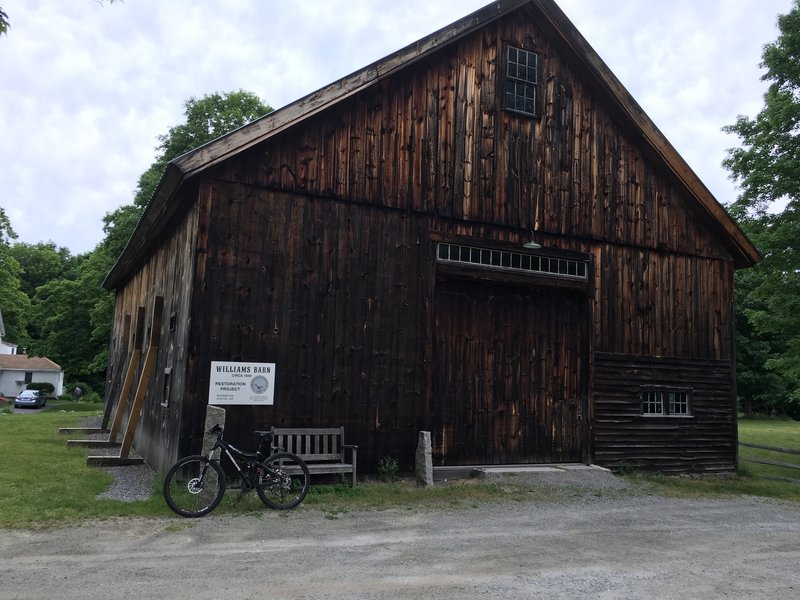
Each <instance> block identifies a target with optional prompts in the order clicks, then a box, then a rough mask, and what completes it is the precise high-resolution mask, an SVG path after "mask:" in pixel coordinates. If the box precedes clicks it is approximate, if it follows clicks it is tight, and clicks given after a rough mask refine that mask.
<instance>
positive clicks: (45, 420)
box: [0, 401, 800, 531]
mask: <svg viewBox="0 0 800 600" xmlns="http://www.w3.org/2000/svg"><path fill="white" fill-rule="evenodd" d="M97 414H100V407H99V405H98V404H95V403H89V402H79V403H75V402H64V401H54V402H48V405H47V410H44V411H40V412H37V413H27V414H22V412H21V411H18V412H10V411H3V410H0V456H1V457H2V459H0V460H2V468H0V527H47V526H64V525H70V524H74V523H78V522H81V521H84V520H87V519H104V518H110V517H119V516H123V517H175V519H176V520H175V522H174V524H173V525H170V526H169V528H168V530H170V531H173V530H174V531H181V530H182V529H183V528H184V526H188V525H185V524H186V523H191V521H183V520H182V519H180V518H179V517H176V516H175V515H173V513H172V512H170V510H169V509H168V508H167V506H166V504H165V503H164V500H163V498H162V496H161V491H160V482H156V483H155V485H154V490H153V495H152V497H151V498H150V499H149V500H146V501H139V502H123V501H119V500H110V499H100V498H97V495H98V494H100V493H102V492H103V491H104V490H106V489H107V488H108V486H109V485H110V483H111V476H110V475H108V474H106V473H105V472H104V471H102V470H101V469H97V468H94V467H89V466H87V465H86V455H87V449H86V448H68V447H67V446H66V443H65V441H66V439H65V436H63V435H59V433H58V428H59V427H72V426H76V425H77V424H78V422H79V421H80V419H81V418H82V417H85V416H87V415H97ZM739 429H740V437H741V439H742V440H744V441H751V442H754V443H761V444H766V445H776V446H783V447H788V448H800V422H796V421H782V420H777V419H760V420H755V419H753V420H751V419H747V420H741V421H740V425H739ZM741 453H742V456H765V457H769V458H773V459H777V460H782V461H786V462H789V461H791V462H797V463H800V460H798V459H800V457H790V456H788V455H780V456H778V455H774V453H770V452H768V451H761V450H755V449H748V448H743V449H742V451H741ZM772 473H773V467H768V466H762V465H751V464H748V463H743V467H742V468H741V470H740V473H739V474H737V475H735V476H732V477H730V478H700V479H695V478H688V477H659V476H655V477H653V476H643V475H631V476H629V477H630V479H631V480H633V481H634V482H635V483H640V484H642V485H643V486H644V487H645V489H647V490H649V491H651V492H653V493H659V494H665V495H670V496H680V497H727V496H740V495H754V496H766V497H772V498H779V499H782V500H789V501H794V502H800V484H792V483H786V482H778V481H769V480H765V479H761V477H763V476H764V475H770V474H772ZM783 475H784V476H786V474H785V473H784V474H783ZM790 476H792V475H790ZM794 476H795V477H796V475H794ZM615 493H620V492H613V491H610V492H603V491H596V492H594V491H591V490H588V491H587V490H576V489H570V488H554V487H543V486H537V487H533V486H529V485H525V484H524V483H514V481H513V479H509V480H507V481H506V482H505V483H503V484H497V483H486V482H483V481H481V480H466V481H453V482H449V483H447V484H444V485H442V484H437V485H436V486H433V487H430V488H421V487H418V486H417V485H416V484H415V483H413V482H410V481H409V480H407V479H401V480H398V481H394V482H391V483H381V482H377V481H375V482H364V483H360V484H359V485H357V486H356V487H355V488H350V487H349V486H348V485H345V484H340V485H317V484H315V485H313V486H312V487H311V491H310V492H309V495H308V496H307V497H306V500H305V501H304V506H307V507H310V508H315V509H317V510H321V511H322V512H323V513H324V514H325V515H326V516H327V517H328V518H330V519H336V518H338V517H339V516H341V515H343V514H347V513H348V512H350V511H358V510H385V509H389V508H401V509H408V510H419V509H423V510H428V509H430V510H435V509H440V508H447V509H453V508H456V509H458V508H464V509H468V508H472V507H476V506H480V505H482V504H485V503H490V502H500V501H506V502H508V501H511V502H514V501H520V502H522V501H526V502H534V503H544V502H556V501H563V500H567V499H569V498H572V497H579V496H583V495H586V494H595V495H597V494H603V495H613V494H615ZM265 510H267V509H266V508H265V507H264V506H263V504H261V501H260V500H259V499H258V497H257V496H256V495H255V494H254V493H249V494H246V495H245V496H244V498H242V499H241V500H239V499H238V493H237V492H235V491H229V492H228V493H227V494H226V495H225V499H224V501H223V503H222V505H221V506H220V507H218V508H217V512H219V513H228V514H246V513H263V512H264V511H265ZM280 514H281V516H286V517H289V516H290V514H291V513H280Z"/></svg>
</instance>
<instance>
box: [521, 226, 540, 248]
mask: <svg viewBox="0 0 800 600" xmlns="http://www.w3.org/2000/svg"><path fill="white" fill-rule="evenodd" d="M529 231H530V233H531V239H530V241H528V242H525V243H524V244H522V247H523V248H525V249H526V250H539V249H540V248H541V247H542V245H541V244H539V243H537V242H536V236H535V235H534V234H533V229H529Z"/></svg>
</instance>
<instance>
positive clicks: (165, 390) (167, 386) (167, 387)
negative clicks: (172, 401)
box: [161, 367, 172, 406]
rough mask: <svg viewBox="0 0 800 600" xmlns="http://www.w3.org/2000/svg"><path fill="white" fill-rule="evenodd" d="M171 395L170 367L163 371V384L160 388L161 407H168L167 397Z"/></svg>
mask: <svg viewBox="0 0 800 600" xmlns="http://www.w3.org/2000/svg"><path fill="white" fill-rule="evenodd" d="M171 395H172V367H167V368H165V369H164V383H163V385H162V386H161V406H169V397H170V396H171Z"/></svg>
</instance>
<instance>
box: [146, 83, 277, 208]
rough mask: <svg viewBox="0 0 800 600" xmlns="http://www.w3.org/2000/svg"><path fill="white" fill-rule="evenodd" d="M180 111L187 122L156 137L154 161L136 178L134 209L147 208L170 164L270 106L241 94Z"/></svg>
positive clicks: (193, 101) (194, 102)
mask: <svg viewBox="0 0 800 600" xmlns="http://www.w3.org/2000/svg"><path fill="white" fill-rule="evenodd" d="M183 108H184V111H183V114H184V116H185V117H186V121H185V122H184V123H181V124H180V125H176V126H175V127H171V128H170V129H169V131H168V132H167V133H166V134H164V135H160V136H158V141H159V144H158V146H157V147H156V150H158V154H157V156H156V160H155V162H154V163H153V164H152V165H151V166H150V168H148V169H147V171H145V172H144V173H143V174H142V176H141V177H140V178H139V186H138V188H137V189H136V196H135V198H134V204H135V205H136V206H139V207H144V206H146V205H147V202H148V201H149V200H150V197H151V196H152V195H153V192H154V191H155V189H156V187H157V186H158V182H159V181H160V180H161V175H162V174H163V173H164V169H166V167H167V163H169V161H171V160H172V159H174V158H178V157H179V156H181V155H182V154H186V153H187V152H189V151H190V150H194V149H195V148H199V147H200V146H202V145H203V144H207V143H208V142H210V141H212V140H215V139H217V138H218V137H221V136H223V135H225V134H226V133H230V132H231V131H233V130H235V129H238V128H239V127H243V126H244V125H247V124H248V123H250V122H251V121H254V120H255V119H257V118H259V117H261V116H263V115H265V114H267V113H269V112H272V107H271V106H269V105H267V104H264V103H263V102H262V101H261V99H260V98H259V97H258V96H256V95H255V94H253V93H252V92H247V91H244V90H238V91H235V92H227V93H224V94H220V93H218V92H215V93H213V94H208V95H206V96H203V97H202V98H199V99H198V98H189V99H188V100H187V101H186V102H185V103H184V105H183Z"/></svg>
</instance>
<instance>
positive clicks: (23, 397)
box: [14, 390, 47, 408]
mask: <svg viewBox="0 0 800 600" xmlns="http://www.w3.org/2000/svg"><path fill="white" fill-rule="evenodd" d="M46 405H47V394H46V393H45V392H39V391H36V390H24V391H22V392H20V393H19V394H17V397H16V398H14V408H19V407H22V406H25V407H34V408H37V407H39V406H46Z"/></svg>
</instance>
